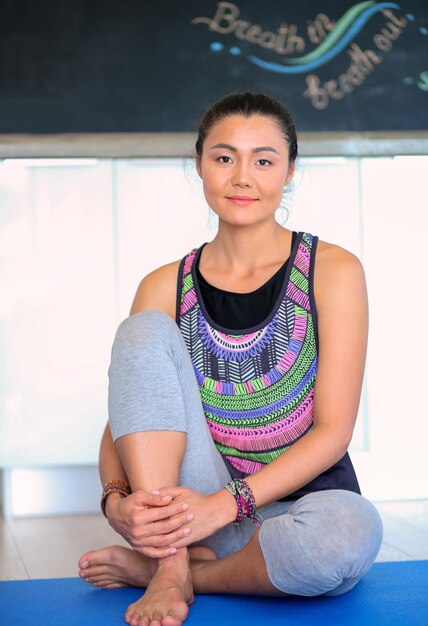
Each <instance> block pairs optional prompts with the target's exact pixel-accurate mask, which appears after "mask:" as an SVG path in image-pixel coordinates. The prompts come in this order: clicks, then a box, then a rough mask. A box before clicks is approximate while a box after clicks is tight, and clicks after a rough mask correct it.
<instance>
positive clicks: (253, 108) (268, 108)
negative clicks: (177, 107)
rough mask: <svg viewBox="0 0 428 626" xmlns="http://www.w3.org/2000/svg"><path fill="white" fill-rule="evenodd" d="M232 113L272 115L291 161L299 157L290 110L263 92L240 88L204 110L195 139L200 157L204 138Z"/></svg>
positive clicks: (245, 115)
mask: <svg viewBox="0 0 428 626" xmlns="http://www.w3.org/2000/svg"><path fill="white" fill-rule="evenodd" d="M231 115H242V116H244V117H247V118H248V117H251V116H252V115H265V116H266V117H270V118H272V119H273V120H274V121H275V122H277V124H278V126H279V128H280V129H281V132H282V134H283V135H284V139H285V141H286V142H287V143H288V146H289V148H288V158H289V160H290V163H294V161H295V160H296V158H297V135H296V129H295V128H294V122H293V118H292V117H291V115H290V112H289V110H288V109H287V108H286V107H285V106H284V105H283V104H282V103H281V102H280V101H279V100H276V99H275V98H272V97H271V96H267V95H266V94H264V93H254V92H251V91H240V92H237V93H231V94H229V95H228V96H224V98H221V100H218V101H217V102H214V104H213V105H212V106H211V107H210V108H209V109H208V110H207V111H206V112H205V114H204V116H203V118H202V120H201V123H200V124H199V128H198V139H197V141H196V155H197V157H198V158H200V157H201V156H202V147H203V144H204V141H205V139H206V137H207V135H208V133H209V132H210V130H211V128H212V127H213V126H214V124H216V123H217V122H219V121H220V120H222V119H224V118H226V117H230V116H231Z"/></svg>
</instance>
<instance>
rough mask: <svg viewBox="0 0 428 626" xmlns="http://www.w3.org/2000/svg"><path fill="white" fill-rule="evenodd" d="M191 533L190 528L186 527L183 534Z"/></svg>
mask: <svg viewBox="0 0 428 626" xmlns="http://www.w3.org/2000/svg"><path fill="white" fill-rule="evenodd" d="M190 533H191V530H190V528H185V529H184V530H183V535H190Z"/></svg>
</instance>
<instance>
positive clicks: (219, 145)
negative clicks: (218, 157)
mask: <svg viewBox="0 0 428 626" xmlns="http://www.w3.org/2000/svg"><path fill="white" fill-rule="evenodd" d="M215 148H225V149H226V150H230V151H231V152H237V149H236V148H234V147H233V146H231V145H229V144H228V143H217V144H216V145H215V146H212V148H210V150H215ZM252 152H275V154H279V152H278V150H275V148H272V146H260V147H258V148H253V150H252Z"/></svg>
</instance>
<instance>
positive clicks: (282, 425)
mask: <svg viewBox="0 0 428 626" xmlns="http://www.w3.org/2000/svg"><path fill="white" fill-rule="evenodd" d="M317 243H318V237H316V236H314V235H311V234H310V233H305V232H299V233H298V234H297V237H296V240H295V242H294V245H293V248H292V250H291V255H290V259H289V262H288V266H287V271H286V273H285V276H284V282H283V285H282V289H281V291H280V293H279V296H278V298H277V301H276V303H275V305H274V307H273V310H272V311H271V313H270V315H269V316H268V318H267V319H266V320H264V321H263V322H262V323H261V324H258V325H257V326H255V327H253V328H248V329H241V330H239V331H236V330H235V331H234V330H231V329H227V328H224V327H222V326H219V325H218V324H216V323H215V322H214V321H213V320H212V319H211V318H210V316H209V314H208V313H207V310H206V308H205V306H204V302H203V300H202V297H201V293H200V290H199V285H198V281H197V277H196V271H195V267H196V263H197V261H198V259H199V255H200V253H201V249H202V246H201V247H200V248H194V249H193V250H191V251H190V252H189V253H188V254H187V255H186V256H185V257H184V258H183V259H182V261H181V264H180V270H179V278H178V280H179V289H178V291H177V323H178V325H179V327H180V330H181V333H182V335H183V337H184V340H185V343H186V345H187V348H188V351H189V354H190V357H191V360H192V363H193V368H194V371H195V374H196V379H197V381H198V385H199V390H200V394H201V399H202V405H203V409H204V412H205V416H206V419H207V423H208V427H209V429H210V432H211V435H212V437H213V439H214V442H215V445H216V446H217V448H218V450H219V451H220V453H221V454H222V455H223V457H224V458H225V459H226V460H227V462H228V464H230V465H231V466H232V467H233V468H234V469H235V470H237V472H238V473H240V474H241V473H243V474H245V475H248V474H252V473H254V472H256V471H257V470H259V469H260V468H261V467H263V466H264V465H266V464H267V463H269V462H270V461H272V460H273V459H275V458H276V457H277V456H279V455H280V454H281V453H282V452H283V451H284V450H286V449H287V448H288V447H289V446H291V445H292V444H293V443H294V442H295V441H297V440H298V439H299V438H300V437H302V436H303V435H304V434H305V433H306V432H308V431H309V430H310V429H311V428H312V426H313V421H314V402H313V395H314V385H315V377H316V372H317V363H318V336H317V318H316V308H315V300H314V295H313V270H314V258H315V251H316V245H317Z"/></svg>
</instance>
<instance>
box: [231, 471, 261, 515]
mask: <svg viewBox="0 0 428 626" xmlns="http://www.w3.org/2000/svg"><path fill="white" fill-rule="evenodd" d="M225 488H226V489H227V490H228V491H229V492H230V493H231V494H232V496H233V497H234V498H235V500H236V504H237V506H238V512H237V515H236V519H235V521H234V522H233V523H234V524H235V526H239V524H241V523H242V520H243V519H244V518H248V519H250V520H251V521H252V522H253V523H254V524H256V526H261V519H262V518H261V517H260V515H258V514H257V513H256V501H255V498H254V494H253V491H252V489H251V487H250V485H249V484H248V483H247V482H246V481H245V480H242V479H241V478H233V479H232V480H230V481H229V482H228V483H227V484H226V485H225Z"/></svg>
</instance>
